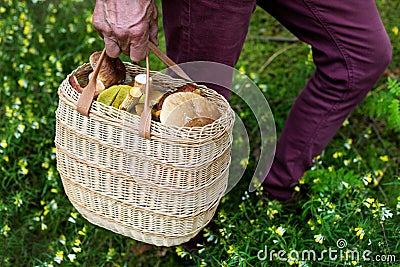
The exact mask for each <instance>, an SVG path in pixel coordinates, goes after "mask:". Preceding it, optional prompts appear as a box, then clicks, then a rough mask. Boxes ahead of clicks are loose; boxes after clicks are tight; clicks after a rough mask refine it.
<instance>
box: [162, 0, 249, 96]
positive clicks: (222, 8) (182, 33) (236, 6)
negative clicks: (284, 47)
mask: <svg viewBox="0 0 400 267" xmlns="http://www.w3.org/2000/svg"><path fill="white" fill-rule="evenodd" d="M255 5H256V0H163V1H162V13H163V26H164V32H165V40H166V48H167V55H168V56H169V57H170V58H171V59H172V60H174V61H175V62H176V63H184V62H190V61H212V62H218V63H222V64H225V65H228V66H230V67H234V66H235V64H236V62H237V60H238V58H239V56H240V52H241V50H242V47H243V43H244V41H245V39H246V34H247V31H248V26H249V22H250V17H251V14H252V12H253V10H254V7H255ZM203 71H207V70H203ZM219 78H220V79H223V81H221V83H222V84H224V85H228V86H226V87H229V85H231V84H232V77H231V75H226V74H225V75H224V77H219ZM209 86H210V88H213V89H215V90H216V91H218V92H219V93H221V94H222V95H223V96H225V97H226V98H229V89H230V87H229V88H228V89H227V88H224V86H216V85H214V84H210V85H209Z"/></svg>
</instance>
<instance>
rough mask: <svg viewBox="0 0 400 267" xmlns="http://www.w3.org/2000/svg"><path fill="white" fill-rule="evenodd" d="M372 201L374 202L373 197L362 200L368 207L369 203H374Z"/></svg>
mask: <svg viewBox="0 0 400 267" xmlns="http://www.w3.org/2000/svg"><path fill="white" fill-rule="evenodd" d="M374 202H375V198H367V199H366V200H365V201H364V205H365V206H367V208H370V207H371V204H372V203H374Z"/></svg>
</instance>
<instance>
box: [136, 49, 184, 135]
mask: <svg viewBox="0 0 400 267" xmlns="http://www.w3.org/2000/svg"><path fill="white" fill-rule="evenodd" d="M148 47H149V48H150V50H151V51H152V52H153V53H154V54H155V55H156V56H157V57H158V58H159V59H160V60H161V61H162V62H163V63H164V64H165V65H167V66H168V67H169V68H170V69H171V70H172V71H173V72H175V73H176V74H177V75H179V76H180V77H181V78H183V79H185V80H188V81H191V80H192V79H191V78H190V77H189V76H188V75H187V74H186V73H185V72H184V71H183V70H182V69H181V68H180V67H179V66H178V65H177V64H176V63H175V62H174V61H173V60H172V59H170V58H169V57H168V56H167V55H165V54H164V53H163V52H162V51H161V50H160V49H159V48H158V47H157V46H156V45H155V44H154V43H153V42H151V41H149V42H148ZM149 93H150V65H149V56H146V91H145V96H146V97H145V100H144V101H145V102H144V109H143V112H142V115H141V116H140V124H139V136H141V137H144V138H146V139H150V126H151V108H150V106H149Z"/></svg>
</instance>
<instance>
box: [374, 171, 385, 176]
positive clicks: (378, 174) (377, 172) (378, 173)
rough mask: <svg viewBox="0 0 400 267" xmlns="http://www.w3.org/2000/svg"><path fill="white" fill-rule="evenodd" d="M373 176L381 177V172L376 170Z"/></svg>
mask: <svg viewBox="0 0 400 267" xmlns="http://www.w3.org/2000/svg"><path fill="white" fill-rule="evenodd" d="M375 176H377V177H380V176H383V171H382V170H376V171H375Z"/></svg>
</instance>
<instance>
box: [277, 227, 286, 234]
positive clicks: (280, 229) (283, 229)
mask: <svg viewBox="0 0 400 267" xmlns="http://www.w3.org/2000/svg"><path fill="white" fill-rule="evenodd" d="M285 232H286V229H285V228H283V227H282V226H279V227H278V228H277V229H276V230H275V233H277V234H278V235H279V236H283V234H284V233H285Z"/></svg>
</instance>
